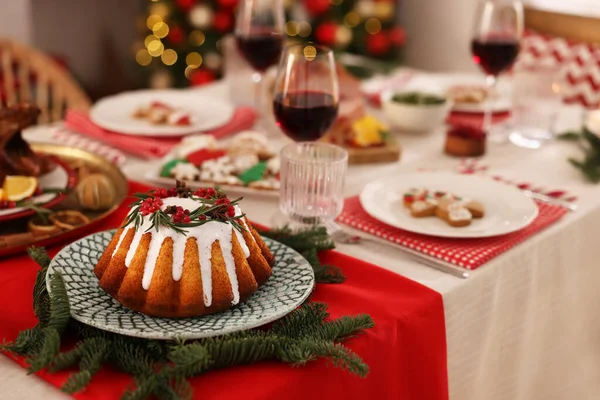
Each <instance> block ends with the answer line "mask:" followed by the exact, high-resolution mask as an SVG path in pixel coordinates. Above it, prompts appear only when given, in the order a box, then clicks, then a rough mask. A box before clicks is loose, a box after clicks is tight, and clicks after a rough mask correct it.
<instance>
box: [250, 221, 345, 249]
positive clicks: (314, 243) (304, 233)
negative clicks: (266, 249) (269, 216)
mask: <svg viewBox="0 0 600 400" xmlns="http://www.w3.org/2000/svg"><path fill="white" fill-rule="evenodd" d="M260 234H261V235H263V236H266V237H268V238H271V239H273V240H276V241H278V242H280V243H283V244H285V245H286V246H289V247H291V248H293V249H294V250H296V251H297V252H299V253H303V252H304V251H306V250H312V249H316V250H317V251H318V252H320V251H325V250H332V249H334V248H335V243H334V242H333V240H331V237H329V235H328V234H327V230H326V229H325V228H324V227H314V228H308V229H305V230H301V231H298V232H293V231H292V230H291V229H290V228H289V227H283V228H280V229H273V230H268V231H260Z"/></svg>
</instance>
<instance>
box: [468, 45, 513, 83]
mask: <svg viewBox="0 0 600 400" xmlns="http://www.w3.org/2000/svg"><path fill="white" fill-rule="evenodd" d="M471 51H472V53H473V61H474V62H475V63H476V64H478V65H479V66H480V67H481V69H483V70H484V71H485V73H486V74H488V75H493V76H498V75H500V73H502V72H504V71H505V70H507V69H508V68H510V67H511V66H512V65H513V63H514V62H515V60H516V59H517V55H518V54H519V42H518V41H517V40H515V39H510V38H506V39H505V38H490V39H474V40H473V41H472V42H471Z"/></svg>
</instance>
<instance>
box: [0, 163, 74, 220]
mask: <svg viewBox="0 0 600 400" xmlns="http://www.w3.org/2000/svg"><path fill="white" fill-rule="evenodd" d="M68 183H69V174H68V172H67V170H66V169H65V167H64V166H62V165H60V164H59V165H57V166H56V168H54V170H53V171H52V172H49V173H47V174H45V175H42V176H40V177H38V185H39V187H41V188H46V189H48V188H52V189H63V188H66V187H67V184H68ZM56 196H58V194H56V193H44V194H42V195H39V196H34V197H32V198H31V201H32V202H33V203H35V204H45V203H48V202H50V201H52V200H53V199H55V198H56ZM25 210H26V209H25V208H23V207H15V208H9V209H4V210H0V221H1V220H2V219H3V218H2V217H6V216H9V215H12V214H17V213H21V212H23V211H25Z"/></svg>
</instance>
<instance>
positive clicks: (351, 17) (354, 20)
mask: <svg viewBox="0 0 600 400" xmlns="http://www.w3.org/2000/svg"><path fill="white" fill-rule="evenodd" d="M358 24H360V15H358V13H357V12H356V11H350V12H349V13H348V14H346V15H345V16H344V25H346V26H347V27H348V28H355V27H357V26H358Z"/></svg>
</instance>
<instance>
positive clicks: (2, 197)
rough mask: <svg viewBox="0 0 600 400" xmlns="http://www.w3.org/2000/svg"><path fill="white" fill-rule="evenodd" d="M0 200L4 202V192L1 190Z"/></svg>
mask: <svg viewBox="0 0 600 400" xmlns="http://www.w3.org/2000/svg"><path fill="white" fill-rule="evenodd" d="M0 200H4V190H2V188H0Z"/></svg>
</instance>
